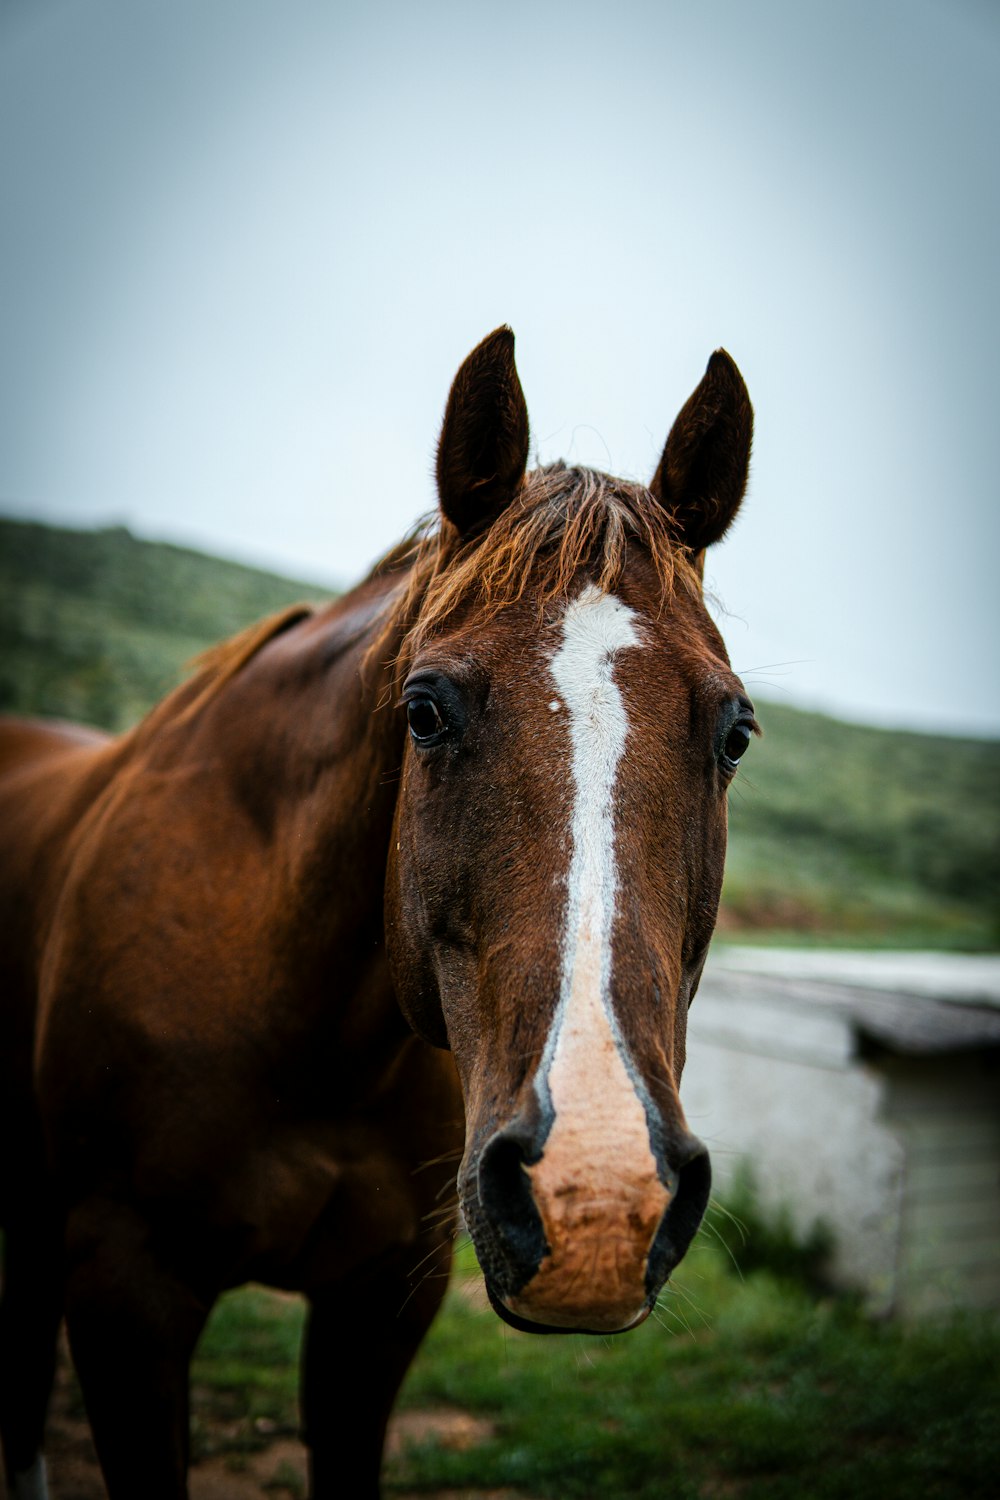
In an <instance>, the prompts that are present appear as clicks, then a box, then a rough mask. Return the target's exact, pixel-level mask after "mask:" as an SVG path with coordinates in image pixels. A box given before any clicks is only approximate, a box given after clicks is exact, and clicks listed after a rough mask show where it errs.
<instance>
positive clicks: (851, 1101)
mask: <svg viewBox="0 0 1000 1500" xmlns="http://www.w3.org/2000/svg"><path fill="white" fill-rule="evenodd" d="M853 1053H854V1037H853V1030H852V1028H851V1026H850V1024H849V1023H848V1022H847V1021H845V1020H844V1019H843V1018H841V1017H839V1016H837V1015H834V1014H830V1013H828V1012H824V1011H822V1010H817V1009H815V1008H811V1009H803V1008H802V1007H801V1006H799V1005H797V1004H795V1002H794V1000H792V999H790V998H788V997H786V996H782V997H779V998H774V997H769V996H768V995H767V993H766V986H763V985H760V986H756V987H754V986H745V985H743V986H740V993H739V995H738V996H735V997H734V995H733V993H732V985H731V984H730V983H729V982H728V981H727V984H726V992H725V993H724V994H719V993H718V992H717V991H716V989H715V986H713V985H712V984H711V983H709V984H707V985H705V986H704V988H703V989H702V990H701V991H700V992H699V994H698V996H697V998H696V1000H695V1002H694V1005H693V1007H692V1010H691V1015H690V1018H689V1042H688V1051H687V1057H688V1060H687V1065H686V1068H685V1072H684V1079H683V1084H682V1087H681V1098H682V1100H683V1103H684V1109H685V1112H686V1114H687V1117H688V1122H689V1124H690V1126H691V1128H692V1129H693V1130H694V1131H695V1133H696V1134H697V1135H699V1136H701V1138H702V1139H703V1140H704V1141H705V1143H706V1145H707V1146H708V1147H709V1150H710V1151H711V1154H712V1164H713V1175H714V1180H715V1184H716V1188H715V1191H716V1192H717V1194H718V1195H719V1196H723V1197H724V1195H725V1187H726V1183H727V1180H729V1179H731V1176H732V1173H733V1170H734V1168H735V1166H736V1164H737V1162H738V1161H739V1160H740V1159H741V1158H746V1159H747V1160H748V1161H749V1163H750V1165H751V1167H752V1168H753V1171H754V1176H755V1178H756V1181H757V1185H758V1187H759V1189H760V1193H761V1197H762V1200H763V1202H764V1203H765V1205H771V1206H773V1207H778V1206H779V1205H785V1206H787V1207H788V1209H789V1210H790V1212H791V1216H792V1220H793V1222H794V1223H795V1224H796V1225H797V1226H798V1227H799V1228H800V1229H801V1230H807V1229H808V1228H809V1227H810V1226H811V1225H812V1224H813V1223H814V1222H815V1221H816V1220H817V1219H823V1220H825V1221H826V1222H827V1223H828V1224H829V1226H830V1228H831V1229H832V1230H833V1233H834V1236H835V1239H836V1246H837V1248H836V1252H835V1261H834V1270H835V1273H836V1275H837V1277H838V1279H839V1280H841V1281H842V1282H843V1283H844V1284H845V1285H848V1286H853V1287H856V1288H858V1289H859V1290H863V1291H864V1293H865V1296H866V1300H867V1302H868V1304H869V1306H870V1307H871V1308H872V1309H873V1310H874V1311H888V1310H890V1308H891V1307H892V1305H893V1300H894V1296H895V1285H896V1265H897V1255H898V1248H899V1239H900V1233H901V1215H902V1197H903V1187H904V1181H905V1146H904V1143H903V1141H902V1140H901V1139H900V1136H899V1134H898V1133H897V1132H896V1131H894V1130H893V1128H892V1127H891V1126H890V1125H889V1124H888V1123H887V1122H886V1121H885V1119H884V1118H883V1113H884V1105H885V1096H886V1080H885V1077H884V1074H882V1073H881V1072H880V1071H879V1070H877V1069H876V1068H873V1067H871V1066H869V1065H867V1064H865V1063H861V1062H859V1061H858V1060H857V1059H856V1058H855V1057H854V1055H853Z"/></svg>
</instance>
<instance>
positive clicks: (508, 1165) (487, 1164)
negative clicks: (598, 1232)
mask: <svg viewBox="0 0 1000 1500" xmlns="http://www.w3.org/2000/svg"><path fill="white" fill-rule="evenodd" d="M539 1156H540V1152H539V1151H538V1150H537V1149H535V1148H534V1147H533V1143H532V1142H531V1140H530V1139H529V1137H528V1136H526V1135H525V1134H524V1133H523V1132H522V1131H520V1130H518V1129H517V1127H516V1126H514V1127H508V1128H507V1129H506V1130H500V1131H498V1132H497V1134H496V1135H494V1136H493V1137H492V1138H491V1139H490V1140H489V1141H487V1143H486V1145H485V1147H484V1148H483V1152H482V1155H481V1157H480V1158H479V1173H478V1179H479V1202H480V1205H481V1207H482V1208H483V1210H484V1212H485V1214H486V1217H487V1219H488V1220H489V1224H490V1229H491V1231H492V1233H493V1235H494V1237H495V1238H496V1240H497V1241H498V1242H499V1244H500V1246H501V1247H502V1250H503V1253H504V1258H505V1260H506V1262H507V1265H508V1266H509V1270H510V1274H509V1276H508V1277H504V1278H503V1279H504V1280H509V1281H510V1282H511V1284H510V1285H507V1286H505V1287H504V1288H503V1290H504V1293H505V1294H506V1295H512V1294H514V1293H516V1292H517V1291H519V1290H520V1289H521V1287H522V1286H525V1285H526V1284H527V1283H528V1282H529V1281H530V1280H531V1278H532V1277H533V1276H534V1275H535V1272H536V1271H537V1270H538V1267H539V1264H540V1263H541V1259H542V1256H543V1255H545V1254H546V1252H547V1251H548V1248H549V1247H548V1245H547V1244H546V1241H545V1232H544V1230H543V1228H542V1220H541V1216H540V1214H539V1212H538V1209H537V1207H536V1205H535V1199H534V1196H533V1194H532V1191H531V1182H530V1179H529V1178H528V1174H527V1172H526V1171H525V1167H527V1166H531V1165H533V1164H534V1162H536V1161H537V1160H538V1159H539Z"/></svg>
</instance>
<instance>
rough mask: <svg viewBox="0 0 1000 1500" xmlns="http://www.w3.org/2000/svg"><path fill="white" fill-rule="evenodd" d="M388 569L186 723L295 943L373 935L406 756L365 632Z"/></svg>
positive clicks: (378, 617)
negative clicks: (277, 892)
mask: <svg viewBox="0 0 1000 1500" xmlns="http://www.w3.org/2000/svg"><path fill="white" fill-rule="evenodd" d="M389 592H390V590H389V586H388V583H387V581H386V580H381V581H379V582H377V583H374V584H367V585H363V586H362V587H361V588H360V589H358V590H356V591H355V592H354V593H353V594H352V595H348V596H347V597H346V598H345V599H343V600H341V601H339V602H338V603H337V604H336V605H334V606H332V607H331V608H330V609H328V610H325V611H323V612H322V613H321V614H318V615H316V616H313V617H312V618H310V619H307V620H305V621H302V622H301V623H300V624H298V625H297V626H295V627H294V628H293V629H290V630H288V631H286V632H285V633H284V634H282V635H280V636H277V637H276V638H275V639H274V640H273V641H271V642H269V643H268V645H267V646H266V647H265V648H264V649H262V650H261V651H260V652H259V653H258V655H257V656H256V657H254V658H253V659H252V660H251V661H250V662H248V663H247V665H246V666H245V667H244V668H243V669H242V670H241V671H240V672H239V674H238V675H237V676H235V677H234V678H233V679H232V681H231V682H229V683H227V684H226V686H225V688H224V689H223V690H222V691H220V693H219V695H218V698H217V700H216V701H215V702H213V703H212V704H210V705H209V706H208V707H207V708H206V709H205V711H204V713H203V714H201V715H200V716H199V723H198V725H197V726H192V729H191V732H190V737H189V741H188V745H187V749H186V752H185V753H186V756H187V757H188V758H189V759H191V760H194V761H195V762H201V761H203V762H204V763H206V764H208V765H210V766H211V768H212V769H211V772H210V774H212V775H213V776H216V777H218V778H219V781H220V793H221V794H222V795H224V796H225V797H226V798H227V799H228V801H229V803H230V804H231V805H232V807H233V808H234V810H235V816H237V817H239V818H241V819H242V820H244V822H245V824H246V826H247V829H248V830H249V831H250V836H251V837H252V838H253V839H256V841H257V845H258V849H259V855H260V859H259V864H260V867H261V868H262V869H264V870H266V871H267V878H268V879H269V880H270V881H277V882H279V883H280V888H281V902H280V906H281V910H282V920H283V921H286V922H287V923H288V926H289V928H290V929H294V933H292V932H290V933H289V937H290V938H291V937H293V936H294V941H295V942H296V943H297V944H300V945H302V947H303V948H309V949H316V948H317V945H319V947H322V945H323V943H324V942H326V943H327V944H328V946H329V948H330V951H331V952H332V951H334V950H335V949H339V951H340V952H343V951H345V935H348V934H349V935H350V936H351V942H350V951H351V952H352V953H353V952H355V951H358V952H359V953H360V951H361V950H362V948H363V947H364V945H365V943H367V952H369V953H370V952H371V950H372V948H373V947H374V946H379V945H380V944H381V936H382V891H383V884H384V878H385V865H386V858H387V853H388V847H389V839H390V836H391V830H392V820H393V815H394V811H395V800H396V781H397V773H398V770H399V762H400V759H401V756H402V744H401V738H400V726H399V722H398V716H397V715H395V714H394V713H393V712H392V703H391V695H389V694H388V693H387V690H386V685H385V673H384V671H383V670H382V664H381V662H380V661H379V660H377V659H376V660H374V661H372V660H371V659H370V658H371V649H370V648H371V642H372V639H373V638H374V636H375V634H376V632H377V631H378V629H379V626H380V622H381V621H382V620H384V616H385V609H386V600H387V595H388V594H389Z"/></svg>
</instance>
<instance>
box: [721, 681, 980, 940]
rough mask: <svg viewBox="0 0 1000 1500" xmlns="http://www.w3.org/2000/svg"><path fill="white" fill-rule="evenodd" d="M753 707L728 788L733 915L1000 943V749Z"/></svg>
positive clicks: (794, 925) (778, 924)
mask: <svg viewBox="0 0 1000 1500" xmlns="http://www.w3.org/2000/svg"><path fill="white" fill-rule="evenodd" d="M757 707H758V718H759V719H760V721H761V724H762V726H763V728H764V738H763V739H762V740H760V741H758V742H757V743H756V744H754V745H753V746H751V749H750V751H749V753H748V755H747V758H746V760H745V762H744V764H743V767H742V769H741V771H740V774H739V776H738V777H737V779H736V784H735V786H734V788H733V791H732V792H731V794H730V843H729V858H728V862H727V874H726V886H725V904H726V912H725V922H726V923H728V924H729V925H731V926H733V927H740V928H751V929H753V928H757V929H762V930H765V931H768V932H770V933H772V934H773V933H774V932H775V931H782V930H784V931H786V932H788V933H789V934H792V933H794V934H795V935H797V937H798V938H799V939H800V940H801V939H802V938H803V937H809V936H811V937H813V938H815V939H816V940H817V941H823V942H828V941H830V939H831V937H834V938H837V939H839V940H841V941H845V942H862V941H863V942H880V943H917V944H920V943H926V944H928V945H929V946H934V945H948V946H958V947H996V946H998V945H1000V782H998V780H997V778H996V777H995V776H994V775H993V769H994V761H995V760H996V756H997V753H998V750H1000V746H998V745H997V744H996V743H995V742H994V741H990V740H969V739H953V738H950V737H947V736H943V735H926V734H906V733H901V732H899V731H893V732H889V731H887V730H881V729H870V728H866V727H863V726H861V725H856V724H842V723H839V722H838V721H837V720H835V719H829V718H826V717H824V716H823V715H821V714H810V713H802V712H800V711H797V710H795V709H791V708H788V707H785V706H779V705H778V704H774V703H763V704H760V703H759V704H758V705H757Z"/></svg>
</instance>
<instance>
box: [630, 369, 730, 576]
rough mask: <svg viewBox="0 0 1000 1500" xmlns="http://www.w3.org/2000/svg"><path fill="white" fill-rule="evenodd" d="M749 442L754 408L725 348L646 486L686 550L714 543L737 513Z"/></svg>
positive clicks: (673, 429)
mask: <svg viewBox="0 0 1000 1500" xmlns="http://www.w3.org/2000/svg"><path fill="white" fill-rule="evenodd" d="M752 439H753V407H752V406H751V405H750V397H749V395H748V393H747V388H746V385H745V384H744V382H743V376H742V375H741V374H740V372H739V370H738V369H737V368H736V365H735V363H734V362H733V360H731V359H730V357H729V355H728V354H727V353H726V351H725V349H717V350H716V351H715V353H714V354H713V355H712V358H711V359H710V360H709V362H708V369H707V370H706V371H705V374H704V376H703V377H702V380H701V384H700V385H699V386H698V387H697V389H696V390H695V391H694V393H693V395H691V396H689V397H688V399H687V401H686V402H685V403H684V405H683V407H682V408H681V410H680V413H679V415H678V417H677V420H676V421H675V423H674V425H673V427H671V429H670V436H669V437H668V438H667V443H666V447H665V448H664V450H663V457H662V458H661V459H660V466H659V468H658V469H657V471H656V473H655V474H654V476H653V479H652V483H651V484H650V486H649V487H650V489H651V490H652V492H653V494H654V495H656V497H657V498H658V499H659V501H660V502H661V504H662V505H663V507H664V508H665V509H666V510H668V511H669V512H670V513H671V516H672V517H673V521H674V525H675V527H676V530H677V539H678V541H680V542H682V543H683V545H684V546H685V547H687V548H689V549H690V551H691V552H693V553H695V554H698V553H700V552H702V551H703V550H704V549H705V548H706V547H710V546H711V545H712V543H713V542H717V541H718V540H719V538H720V537H721V536H722V534H723V532H724V531H725V530H726V529H727V527H728V526H729V524H730V522H731V521H732V519H733V517H734V516H735V515H736V512H737V511H738V510H739V508H740V501H741V500H742V499H743V492H744V491H745V489H746V487H747V472H748V470H749V467H750V444H751V441H752Z"/></svg>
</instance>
